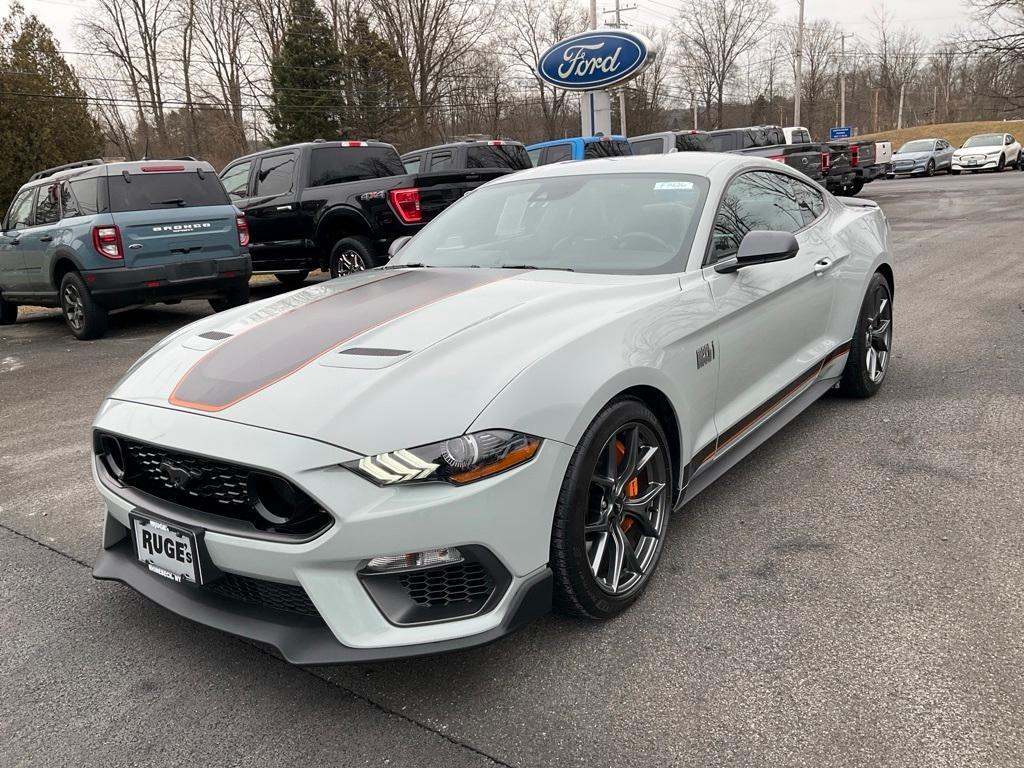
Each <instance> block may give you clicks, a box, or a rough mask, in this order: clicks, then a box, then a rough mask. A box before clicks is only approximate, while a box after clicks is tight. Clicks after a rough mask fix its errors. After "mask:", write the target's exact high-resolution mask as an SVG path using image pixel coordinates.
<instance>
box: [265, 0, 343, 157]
mask: <svg viewBox="0 0 1024 768" xmlns="http://www.w3.org/2000/svg"><path fill="white" fill-rule="evenodd" d="M340 69H341V55H340V54H339V52H338V45H337V42H336V41H335V39H334V32H333V31H332V29H331V26H330V24H328V23H327V17H326V16H324V14H323V12H322V11H321V10H320V9H319V8H318V7H317V5H316V3H315V2H314V0H291V2H290V4H289V21H288V27H287V28H286V29H285V33H284V39H283V40H282V42H281V47H280V49H279V50H278V53H277V55H276V56H274V58H273V60H272V61H271V65H270V83H271V88H272V93H271V99H272V101H273V106H272V108H271V110H270V115H269V117H270V122H271V124H272V125H273V126H274V141H275V142H277V143H279V144H290V143H292V142H296V141H310V140H312V139H334V138H337V136H338V112H339V106H340V103H341V89H340V83H341V77H340Z"/></svg>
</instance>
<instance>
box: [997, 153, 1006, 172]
mask: <svg viewBox="0 0 1024 768" xmlns="http://www.w3.org/2000/svg"><path fill="white" fill-rule="evenodd" d="M1005 167H1006V155H1000V156H999V164H998V165H997V166H996V173H1002V172H1003V168H1005Z"/></svg>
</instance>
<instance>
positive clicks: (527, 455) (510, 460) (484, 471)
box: [448, 437, 540, 485]
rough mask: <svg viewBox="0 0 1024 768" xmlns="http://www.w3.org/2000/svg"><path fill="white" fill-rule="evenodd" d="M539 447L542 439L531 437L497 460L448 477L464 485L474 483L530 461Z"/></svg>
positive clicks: (457, 483)
mask: <svg viewBox="0 0 1024 768" xmlns="http://www.w3.org/2000/svg"><path fill="white" fill-rule="evenodd" d="M538 448H540V440H539V439H538V438H536V437H531V438H529V439H528V440H527V441H526V442H525V443H524V444H523V445H521V446H519V447H518V448H516V449H515V450H512V451H509V452H508V453H507V454H505V455H504V456H503V457H501V458H500V459H498V460H497V461H493V462H491V463H490V464H483V465H481V466H476V467H473V469H471V470H469V471H468V472H458V473H453V474H451V475H449V476H448V479H449V480H450V481H451V482H453V483H455V484H456V485H464V484H465V483H472V482H473V481H474V480H482V479H483V478H485V477H490V476H491V475H496V474H498V473H499V472H504V471H505V470H507V469H512V467H515V466H517V465H519V464H522V463H524V462H527V461H529V460H530V459H532V458H533V455H534V454H535V453H537V449H538Z"/></svg>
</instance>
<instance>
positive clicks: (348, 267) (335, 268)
mask: <svg viewBox="0 0 1024 768" xmlns="http://www.w3.org/2000/svg"><path fill="white" fill-rule="evenodd" d="M327 264H328V268H329V269H330V271H331V277H341V276H342V275H348V274H351V273H353V272H362V271H363V270H364V269H373V268H374V267H376V266H377V259H376V257H375V256H374V255H373V246H372V245H371V244H370V241H369V240H367V239H366V238H365V237H343V238H342V239H341V240H339V241H338V242H336V243H335V244H334V247H333V248H331V256H330V259H329V260H328V262H327Z"/></svg>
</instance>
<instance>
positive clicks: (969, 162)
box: [967, 157, 978, 165]
mask: <svg viewBox="0 0 1024 768" xmlns="http://www.w3.org/2000/svg"><path fill="white" fill-rule="evenodd" d="M967 164H968V165H977V164H978V161H977V160H975V159H974V158H973V157H972V158H971V159H970V160H968V161H967Z"/></svg>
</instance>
